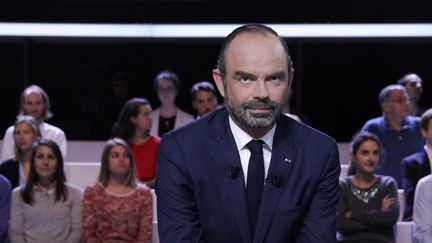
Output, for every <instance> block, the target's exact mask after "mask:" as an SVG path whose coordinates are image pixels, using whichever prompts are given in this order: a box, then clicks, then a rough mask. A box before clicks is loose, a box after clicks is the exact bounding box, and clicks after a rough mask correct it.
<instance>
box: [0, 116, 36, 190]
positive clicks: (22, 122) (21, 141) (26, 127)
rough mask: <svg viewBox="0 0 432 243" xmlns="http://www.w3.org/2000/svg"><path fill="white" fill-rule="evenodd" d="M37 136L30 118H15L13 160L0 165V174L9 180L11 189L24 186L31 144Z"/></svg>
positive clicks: (33, 120)
mask: <svg viewBox="0 0 432 243" xmlns="http://www.w3.org/2000/svg"><path fill="white" fill-rule="evenodd" d="M39 136H40V132H39V126H38V124H37V121H36V120H35V119H34V118H33V117H32V116H19V117H18V118H17V121H16V122H15V124H14V129H13V138H14V151H15V158H13V159H8V160H6V161H3V162H2V163H1V164H0V174H3V175H4V176H6V177H7V178H8V179H9V181H10V182H11V185H12V188H15V187H17V186H22V187H24V186H25V184H26V181H27V178H28V176H29V173H30V160H31V156H32V152H33V143H34V142H35V141H36V139H37V138H38V137H39Z"/></svg>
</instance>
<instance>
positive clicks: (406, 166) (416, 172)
mask: <svg viewBox="0 0 432 243" xmlns="http://www.w3.org/2000/svg"><path fill="white" fill-rule="evenodd" d="M401 164H402V176H403V177H402V188H403V189H404V193H405V202H406V204H405V210H404V216H403V220H405V221H411V220H412V214H413V204H414V193H415V189H416V187H417V182H418V181H419V180H420V179H421V178H422V177H424V176H427V175H429V174H430V173H431V167H430V162H429V158H428V156H427V153H426V151H425V150H424V149H423V150H421V151H420V152H418V153H415V154H412V155H409V156H407V157H405V158H404V159H403V160H402V162H401Z"/></svg>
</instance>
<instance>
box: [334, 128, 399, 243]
mask: <svg viewBox="0 0 432 243" xmlns="http://www.w3.org/2000/svg"><path fill="white" fill-rule="evenodd" d="M382 151H383V148H382V146H381V142H380V141H379V139H378V137H377V136H375V135H374V134H372V133H369V132H360V133H358V134H356V135H355V136H354V138H353V140H352V142H351V147H350V158H351V164H350V169H349V172H348V176H345V177H343V178H341V180H340V199H339V204H338V207H337V218H336V229H337V240H338V242H368V243H373V242H388V243H390V242H394V239H395V236H394V234H393V226H394V225H395V224H396V221H397V219H398V217H399V203H398V195H397V184H396V181H395V180H394V179H393V178H392V177H390V176H384V175H378V174H376V173H375V170H376V168H377V166H379V164H380V159H381V153H382Z"/></svg>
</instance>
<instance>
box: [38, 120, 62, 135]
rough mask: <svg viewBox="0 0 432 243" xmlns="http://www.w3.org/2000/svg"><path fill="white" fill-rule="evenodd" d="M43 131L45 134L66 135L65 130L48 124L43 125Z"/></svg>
mask: <svg viewBox="0 0 432 243" xmlns="http://www.w3.org/2000/svg"><path fill="white" fill-rule="evenodd" d="M41 129H43V130H44V131H45V132H48V133H55V134H59V133H64V132H63V130H62V129H60V128H59V127H56V126H54V125H51V124H49V123H47V122H44V123H42V124H41Z"/></svg>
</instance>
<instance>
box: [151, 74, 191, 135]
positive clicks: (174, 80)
mask: <svg viewBox="0 0 432 243" xmlns="http://www.w3.org/2000/svg"><path fill="white" fill-rule="evenodd" d="M154 87H155V90H156V92H157V94H158V97H159V101H160V103H161V105H160V107H159V108H157V109H156V110H154V111H153V113H152V119H153V123H152V127H151V130H150V133H151V134H157V135H159V136H162V135H164V134H165V133H167V132H169V131H171V130H173V129H174V128H177V127H180V126H183V125H185V124H187V123H189V122H191V121H193V120H194V117H193V116H192V115H191V114H189V113H186V112H184V111H183V110H181V109H180V108H178V107H177V105H176V97H177V94H178V92H179V90H180V81H179V79H178V77H177V75H176V74H175V73H173V72H171V71H168V70H165V71H162V72H160V73H159V74H158V75H157V76H156V78H155V82H154Z"/></svg>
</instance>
